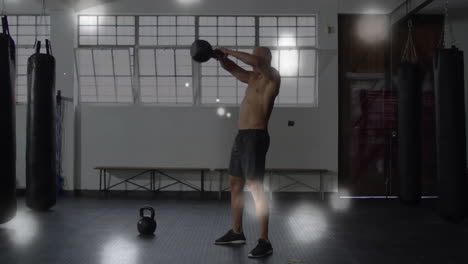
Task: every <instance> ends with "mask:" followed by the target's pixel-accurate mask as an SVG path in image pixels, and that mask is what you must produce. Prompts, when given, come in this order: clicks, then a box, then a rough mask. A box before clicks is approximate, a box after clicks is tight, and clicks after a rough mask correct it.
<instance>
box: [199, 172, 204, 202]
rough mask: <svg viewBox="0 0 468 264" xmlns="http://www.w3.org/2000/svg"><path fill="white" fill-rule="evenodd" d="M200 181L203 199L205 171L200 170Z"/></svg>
mask: <svg viewBox="0 0 468 264" xmlns="http://www.w3.org/2000/svg"><path fill="white" fill-rule="evenodd" d="M200 178H201V179H200V181H201V188H200V189H201V198H202V199H203V198H205V171H204V170H201V175H200Z"/></svg>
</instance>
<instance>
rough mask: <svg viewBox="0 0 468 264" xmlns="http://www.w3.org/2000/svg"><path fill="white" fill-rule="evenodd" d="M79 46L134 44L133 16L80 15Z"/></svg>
mask: <svg viewBox="0 0 468 264" xmlns="http://www.w3.org/2000/svg"><path fill="white" fill-rule="evenodd" d="M79 36H80V37H79V43H80V46H96V45H98V46H133V45H135V17H134V16H80V17H79Z"/></svg>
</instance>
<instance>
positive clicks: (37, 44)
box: [36, 41, 41, 53]
mask: <svg viewBox="0 0 468 264" xmlns="http://www.w3.org/2000/svg"><path fill="white" fill-rule="evenodd" d="M36 53H41V42H40V41H38V42H36Z"/></svg>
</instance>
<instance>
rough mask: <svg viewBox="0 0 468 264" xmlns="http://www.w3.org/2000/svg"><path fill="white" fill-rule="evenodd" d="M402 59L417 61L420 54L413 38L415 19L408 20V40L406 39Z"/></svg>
mask: <svg viewBox="0 0 468 264" xmlns="http://www.w3.org/2000/svg"><path fill="white" fill-rule="evenodd" d="M401 60H402V61H404V60H407V61H409V62H417V60H418V54H417V52H416V47H415V45H414V39H413V21H412V20H408V40H407V41H406V46H405V50H404V51H403V57H402V58H401Z"/></svg>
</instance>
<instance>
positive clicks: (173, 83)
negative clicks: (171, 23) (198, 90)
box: [138, 48, 193, 105]
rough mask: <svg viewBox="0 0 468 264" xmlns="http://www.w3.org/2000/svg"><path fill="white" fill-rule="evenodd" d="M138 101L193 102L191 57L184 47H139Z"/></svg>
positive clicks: (156, 102)
mask: <svg viewBox="0 0 468 264" xmlns="http://www.w3.org/2000/svg"><path fill="white" fill-rule="evenodd" d="M138 58H139V68H140V73H139V81H140V100H141V102H142V103H153V104H168V103H169V104H190V105H192V104H193V73H192V59H191V57H190V50H188V49H175V48H174V49H149V48H144V49H143V48H142V49H139V57H138Z"/></svg>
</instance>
